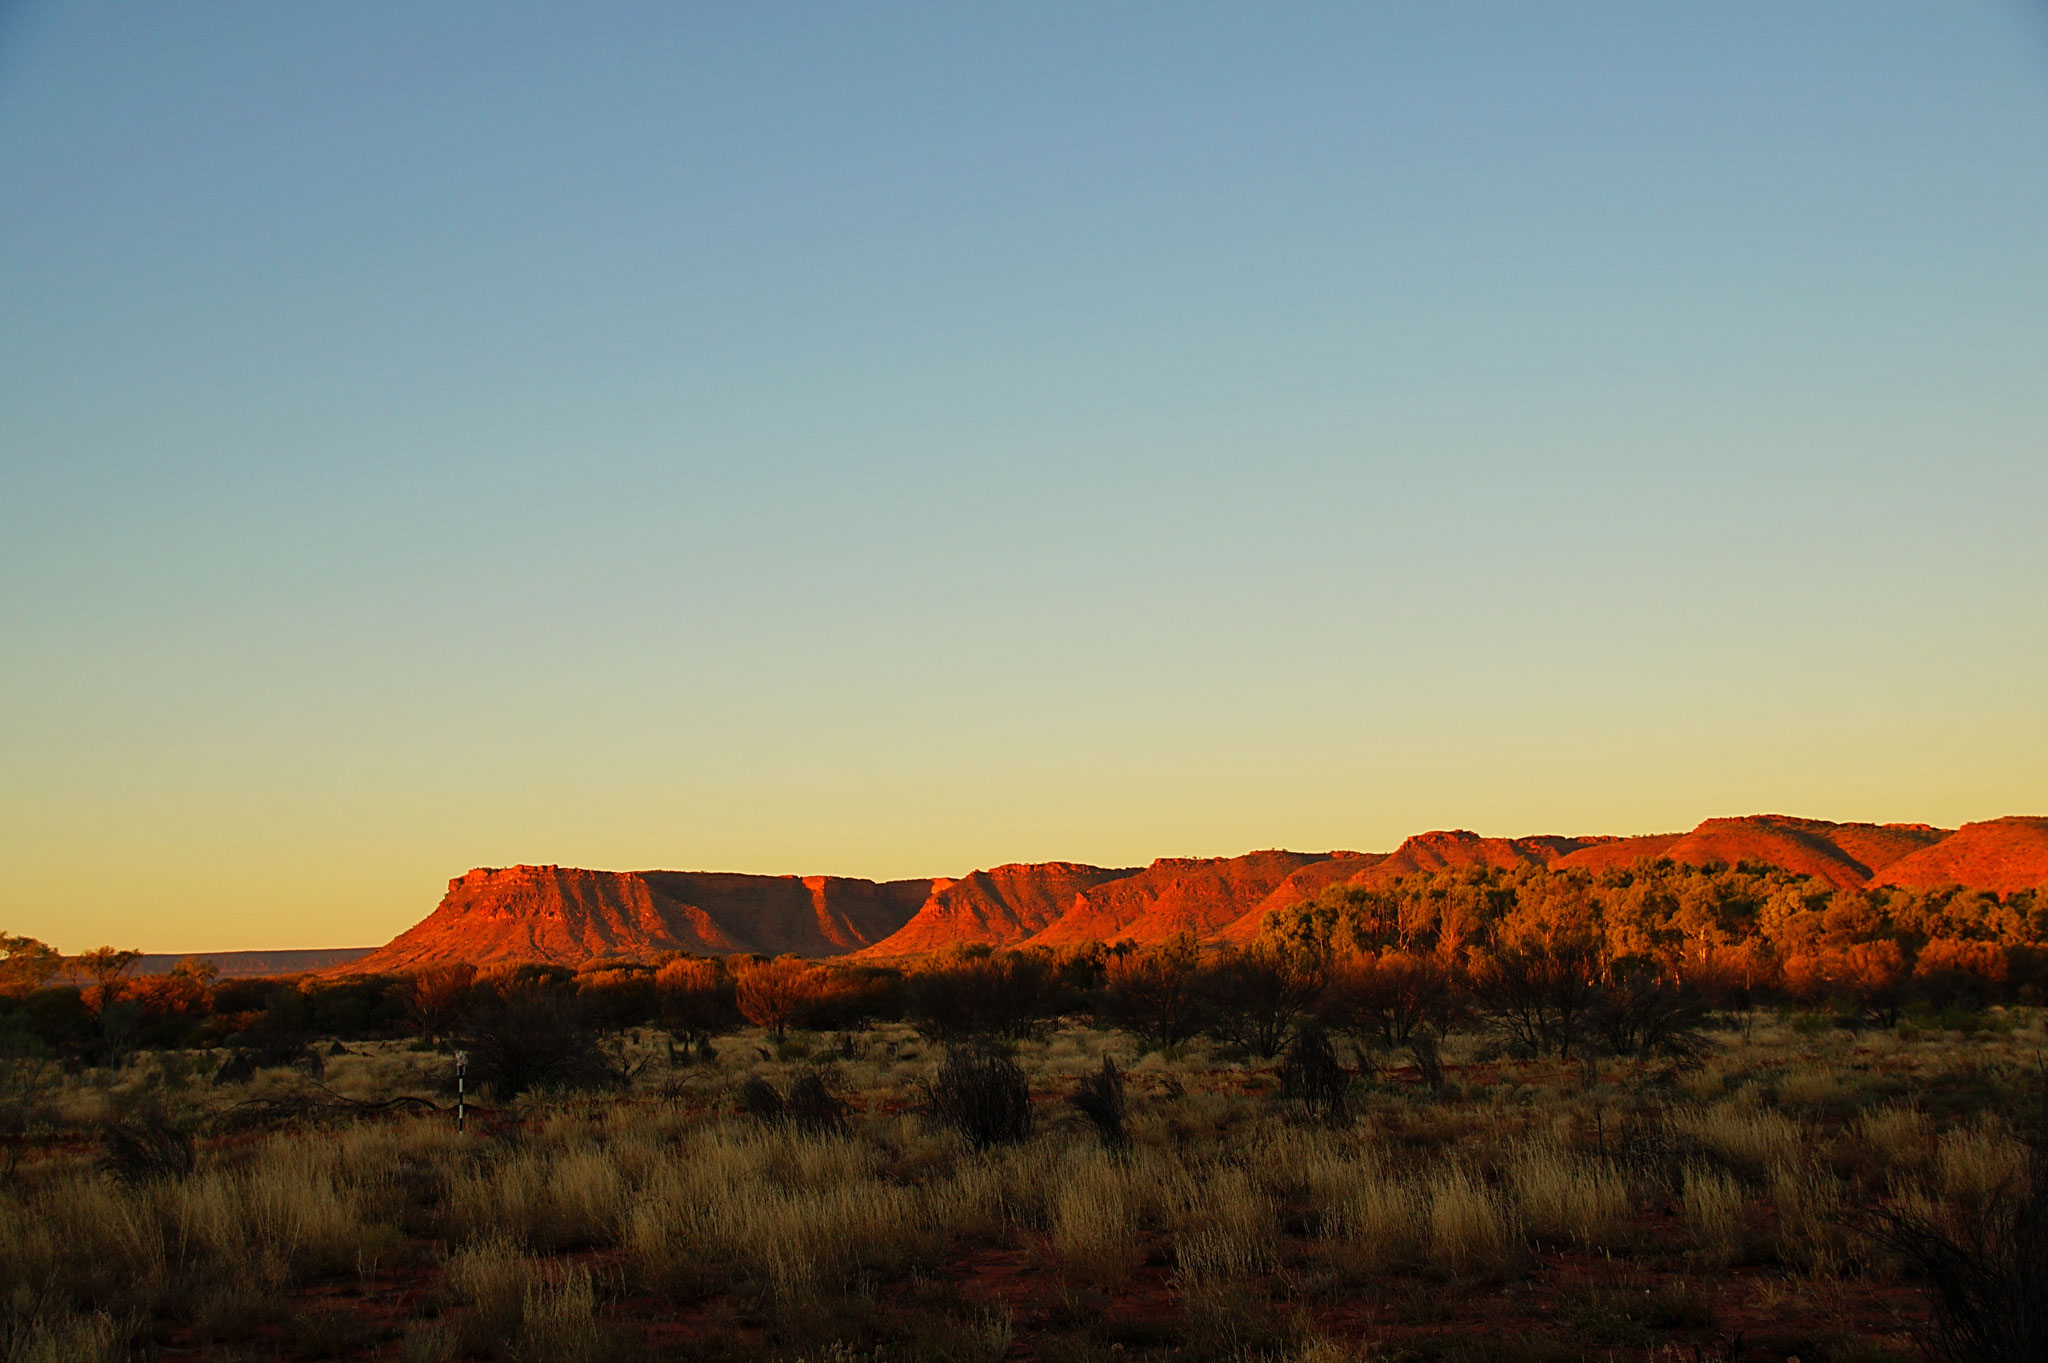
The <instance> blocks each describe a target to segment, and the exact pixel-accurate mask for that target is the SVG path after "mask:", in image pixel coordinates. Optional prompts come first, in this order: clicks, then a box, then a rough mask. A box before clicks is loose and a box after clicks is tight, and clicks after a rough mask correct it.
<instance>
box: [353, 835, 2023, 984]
mask: <svg viewBox="0 0 2048 1363" xmlns="http://www.w3.org/2000/svg"><path fill="white" fill-rule="evenodd" d="M1659 858H1663V859H1668V860H1670V861H1672V862H1674V863H1677V864H1680V865H1690V866H1712V865H1728V866H1735V865H1744V864H1750V865H1757V866H1768V867H1775V868H1778V869H1781V870H1783V871H1788V872H1791V873H1793V874H1795V875H1801V876H1807V877H1810V878H1811V879H1812V881H1813V882H1814V884H1815V885H1816V886H1818V887H1822V888H1825V889H1828V890H1855V889H1860V888H1862V887H1864V886H1871V885H1888V886H1901V887H1908V888H1915V889H1930V890H1931V889H1937V888H1940V887H1943V886H1947V885H1961V886H1963V887H1965V888H1967V889H1972V890H1987V891H1991V892H1993V893H1996V894H2009V893H2012V892H2014V891H2017V890H2022V889H2029V888H2033V887H2035V886H2039V885H2042V884H2044V883H2048V818H2039V817H2025V816H2014V817H2008V818H2002V819H1993V820H1989V821H1986V822H1983V823H1976V824H1969V825H1966V826H1965V827H1964V828H1963V829H1961V830H1960V831H1958V832H1953V833H1951V832H1949V831H1947V830H1944V829H1940V828H1934V827H1931V826H1929V825H1926V824H1853V823H1852V824H1838V823H1830V822H1828V821H1826V820H1820V819H1801V818H1793V817H1789V816H1785V815H1776V814H1767V815H1751V816H1746V817H1741V818H1726V819H1709V820H1707V821H1706V822H1704V823H1702V824H1701V825H1700V826H1699V827H1697V828H1695V829H1693V830H1692V831H1691V832H1688V833H1683V834H1678V833H1670V834H1657V835H1651V836H1647V837H1640V836H1639V837H1607V836H1579V837H1562V836H1550V835H1545V836H1537V837H1524V838H1484V837H1480V836H1479V835H1477V834H1475V833H1471V832H1467V831H1464V830H1448V831H1436V832H1429V833H1422V834H1417V835H1416V836H1414V837H1411V838H1409V839H1408V840H1406V841H1405V842H1403V843H1402V844H1401V845H1400V847H1398V848H1396V849H1395V850H1394V851H1393V852H1392V853H1360V852H1323V853H1316V852H1289V851H1278V850H1272V851H1260V852H1250V853H1246V854H1245V855H1243V856H1238V857H1213V858H1163V859H1161V860H1159V861H1156V862H1154V863H1152V864H1151V865H1150V866H1147V867H1144V868H1142V869H1139V868H1112V867H1099V866H1088V865H1082V864H1078V863H1073V862H1040V863H1013V864H1009V865H1003V866H996V867H992V868H989V869H986V870H979V871H974V872H971V873H969V874H967V875H965V876H963V877H960V878H959V879H952V878H943V877H942V878H932V879H914V880H901V881H889V882H876V881H871V880H861V879H855V878H848V877H836V876H805V877H799V876H763V875H739V874H727V873H708V872H683V871H634V872H614V871H590V870H579V869H575V868H571V867H559V866H515V867H509V868H504V869H483V870H475V871H471V872H469V873H468V874H467V875H464V876H461V877H459V878H458V879H456V880H453V881H451V882H449V887H448V893H447V895H446V897H444V898H443V900H442V902H441V904H440V906H439V907H438V908H437V909H435V911H434V912H433V913H432V914H431V915H429V916H428V917H427V918H426V919H425V920H423V921H422V922H420V923H419V924H418V925H417V926H415V927H413V928H411V929H410V930H408V931H407V932H405V933H403V934H401V935H400V936H399V937H398V938H396V939H395V940H394V941H392V942H391V943H390V944H389V945H387V946H385V947H383V948H381V949H380V950H378V951H377V952H375V953H373V954H372V955H370V956H369V957H366V958H364V959H362V960H360V961H355V962H351V963H350V964H349V965H348V966H346V967H342V968H341V969H345V970H348V971H378V970H400V969H407V968H410V967H415V966H419V965H425V964H431V963H435V962H451V961H467V962H470V963H473V964H479V965H483V964H491V963H495V962H510V961H540V962H554V963H574V962H580V961H586V960H591V959H594V958H605V957H634V956H652V955H659V954H661V953H666V952H688V953H694V954H703V955H713V956H721V955H737V954H750V953H758V954H762V955H780V954H794V955H801V956H810V957H820V958H822V957H838V956H854V955H858V956H860V957H861V958H863V959H890V958H901V957H911V956H918V955H924V954H929V953H931V952H935V951H942V950H945V949H947V948H949V947H955V946H961V945H983V946H988V947H1009V946H1017V945H1023V944H1030V945H1034V946H1049V947H1059V946H1071V945H1076V944H1080V943H1084V942H1090V941H1104V942H1114V941H1133V942H1137V943H1141V944H1145V943H1157V942H1163V941H1166V940H1168V939H1171V938H1174V937H1177V936H1180V935H1182V934H1191V935H1193V936H1195V937H1197V938H1200V939H1205V940H1212V939H1213V940H1221V941H1231V942H1237V943H1245V942H1249V941H1252V940H1253V939H1255V938H1256V937H1257V936H1258V934H1259V932H1260V930H1261V927H1262V926H1263V925H1264V924H1265V922H1266V921H1267V920H1268V919H1269V918H1270V917H1271V916H1272V915H1273V914H1274V913H1277V912H1282V911H1285V910H1287V909H1290V908H1292V907H1294V906H1295V905H1297V904H1300V903H1302V902H1304V901H1306V900H1309V899H1312V898H1314V897H1315V896H1316V895H1318V894H1319V893H1322V892H1323V891H1325V890H1327V889H1329V888H1330V887H1333V886H1338V887H1341V886H1347V885H1348V886H1357V887H1361V888H1364V889H1375V890H1376V889H1384V888H1386V887H1388V886H1391V885H1394V884H1397V883H1399V882H1400V881H1402V880H1403V879H1405V878H1408V877H1413V876H1418V875H1426V874H1431V873H1435V872H1441V871H1449V870H1459V869H1463V868H1475V867H1478V868H1491V869H1494V870H1498V871H1512V870H1516V869H1519V868H1549V869H1553V870H1581V871H1585V872H1587V873H1588V874H1591V875H1594V876H1596V877H1597V876H1600V875H1603V874H1610V873H1613V872H1615V871H1617V870H1621V869H1625V868H1626V867H1628V866H1630V865H1632V864H1634V863H1636V862H1638V861H1642V860H1656V859H1659Z"/></svg>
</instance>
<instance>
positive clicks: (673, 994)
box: [654, 956, 739, 1046]
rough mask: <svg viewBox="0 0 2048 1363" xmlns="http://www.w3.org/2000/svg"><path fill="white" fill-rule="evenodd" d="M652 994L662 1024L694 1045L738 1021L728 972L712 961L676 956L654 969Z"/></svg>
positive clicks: (737, 1011)
mask: <svg viewBox="0 0 2048 1363" xmlns="http://www.w3.org/2000/svg"><path fill="white" fill-rule="evenodd" d="M654 993H655V998H656V1000H657V1004H656V1006H657V1007H659V1008H660V1010H661V1020H662V1022H663V1024H664V1025H665V1026H667V1027H668V1029H669V1030H670V1031H672V1032H674V1033H676V1034H677V1035H679V1036H681V1037H682V1038H683V1040H684V1041H686V1042H689V1043H692V1044H695V1045H698V1046H702V1045H703V1044H704V1043H705V1042H707V1041H709V1040H710V1039H711V1038H712V1037H714V1036H717V1035H718V1034H719V1033H720V1032H723V1031H727V1030H729V1029H730V1028H731V1027H732V1025H733V1024H734V1023H735V1022H737V1021H738V1020H739V1009H738V1007H737V1005H736V1003H735V1002H734V998H733V978H732V975H731V974H730V973H729V972H727V970H726V968H725V966H724V965H723V964H722V963H720V962H718V961H715V960H706V959H701V958H697V957H690V956H678V957H677V958H676V959H675V960H673V961H670V962H668V963H667V964H666V965H664V966H662V967H661V969H659V970H657V971H655V972H654Z"/></svg>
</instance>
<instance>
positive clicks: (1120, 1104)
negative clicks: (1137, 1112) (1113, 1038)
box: [1067, 1055, 1131, 1150]
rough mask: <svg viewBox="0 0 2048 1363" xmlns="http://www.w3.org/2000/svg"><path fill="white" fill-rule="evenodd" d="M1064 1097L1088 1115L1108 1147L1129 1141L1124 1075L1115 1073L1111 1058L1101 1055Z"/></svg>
mask: <svg viewBox="0 0 2048 1363" xmlns="http://www.w3.org/2000/svg"><path fill="white" fill-rule="evenodd" d="M1067 1101H1068V1102H1069V1103H1071V1104H1073V1106H1074V1108H1075V1109H1076V1110H1077V1111H1079V1112H1080V1114H1081V1115H1082V1116H1083V1117H1086V1118H1087V1119H1088V1124H1089V1125H1090V1126H1092V1127H1094V1128H1095V1134H1096V1135H1098V1136H1100V1137H1101V1138H1102V1143H1103V1144H1104V1145H1106V1146H1108V1147H1109V1148H1110V1149H1111V1150H1122V1149H1124V1148H1125V1147H1126V1146H1128V1145H1130V1143H1131V1136H1130V1133H1129V1132H1128V1131H1126V1130H1125V1129H1124V1077H1123V1076H1122V1075H1121V1074H1119V1073H1117V1068H1116V1062H1115V1061H1114V1060H1111V1059H1110V1058H1109V1057H1108V1056H1106V1055H1105V1056H1103V1057H1102V1068H1101V1069H1099V1070H1097V1071H1096V1072H1095V1073H1094V1074H1091V1075H1089V1076H1088V1077H1087V1078H1086V1079H1083V1080H1082V1081H1081V1087H1080V1088H1078V1089H1076V1090H1075V1091H1074V1096H1073V1097H1071V1098H1069V1099H1067Z"/></svg>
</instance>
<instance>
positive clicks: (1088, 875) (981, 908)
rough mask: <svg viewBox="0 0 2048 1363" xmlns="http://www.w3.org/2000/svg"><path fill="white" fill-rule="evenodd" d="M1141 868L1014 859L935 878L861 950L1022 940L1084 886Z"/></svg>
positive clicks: (886, 952) (875, 952)
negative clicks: (927, 891) (903, 915)
mask: <svg viewBox="0 0 2048 1363" xmlns="http://www.w3.org/2000/svg"><path fill="white" fill-rule="evenodd" d="M1140 869H1141V868H1139V867H1136V866H1126V867H1122V868H1120V869H1111V868H1109V867H1104V866H1083V865H1080V864H1078V863H1076V862H1071V861H1042V862H1012V863H1010V864H1008V865H1005V866H992V867H990V868H989V869H988V870H986V871H975V872H972V873H971V874H969V875H966V876H963V877H961V878H960V879H959V880H938V881H934V882H932V893H931V897H930V898H928V899H926V900H925V902H924V904H923V906H922V907H920V908H919V909H918V911H917V913H916V914H915V915H913V916H912V918H911V920H910V921H909V922H908V923H905V924H904V925H903V926H902V927H900V928H898V929H897V930H896V931H895V932H893V933H891V934H890V935H889V936H888V937H885V938H883V939H882V940H881V941H879V942H877V943H875V944H874V945H873V946H871V947H868V948H866V949H864V950H862V951H860V952H859V953H857V954H858V955H861V956H865V957H885V956H917V955H922V954H923V953H925V952H930V951H941V950H944V949H945V948H946V947H949V946H957V945H971V944H975V943H986V944H988V945H990V946H1007V945H1009V944H1011V943H1013V942H1021V941H1023V940H1024V939H1025V938H1026V937H1029V936H1031V935H1032V934H1033V933H1035V932H1037V931H1038V930H1039V929H1041V928H1043V927H1046V926H1047V925H1048V924H1050V923H1052V922H1053V920H1055V919H1057V918H1058V917H1059V916H1060V915H1061V914H1063V913H1065V912H1066V911H1067V910H1068V909H1070V908H1072V907H1073V906H1074V900H1075V899H1076V897H1078V896H1079V895H1080V894H1082V893H1083V892H1084V891H1087V890H1092V889H1094V888H1095V887H1096V886H1098V885H1101V884H1103V883H1104V882H1106V881H1111V880H1121V879H1123V878H1124V877H1126V876H1132V875H1136V874H1137V873H1138V871H1139V870H1140Z"/></svg>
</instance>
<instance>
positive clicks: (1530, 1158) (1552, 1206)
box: [1508, 1141, 1629, 1249]
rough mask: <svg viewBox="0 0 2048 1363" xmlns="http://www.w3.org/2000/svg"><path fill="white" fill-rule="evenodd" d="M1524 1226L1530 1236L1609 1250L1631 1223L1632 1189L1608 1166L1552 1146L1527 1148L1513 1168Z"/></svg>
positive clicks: (1511, 1179)
mask: <svg viewBox="0 0 2048 1363" xmlns="http://www.w3.org/2000/svg"><path fill="white" fill-rule="evenodd" d="M1508 1180H1509V1186H1510V1187H1511V1188H1512V1189H1513V1191H1514V1197H1515V1204H1516V1207H1517V1208H1518V1209H1519V1210H1520V1212H1521V1218H1522V1225H1523V1226H1524V1227H1525V1228H1526V1229H1527V1230H1528V1232H1529V1233H1530V1234H1531V1235H1534V1236H1536V1237H1538V1238H1539V1239H1543V1240H1549V1241H1553V1242H1560V1243H1561V1242H1565V1241H1570V1242H1572V1243H1575V1244H1579V1245H1584V1246H1585V1247H1587V1248H1589V1249H1607V1248H1610V1247H1611V1246H1612V1245H1613V1244H1614V1243H1615V1241H1616V1240H1617V1238H1618V1237H1619V1236H1620V1234H1621V1231H1622V1229H1623V1227H1624V1226H1625V1225H1626V1224H1627V1221H1628V1212H1629V1205H1628V1187H1627V1185H1626V1184H1624V1183H1623V1182H1622V1180H1621V1176H1620V1175H1619V1174H1617V1173H1615V1171H1614V1169H1613V1167H1612V1166H1611V1165H1608V1164H1606V1163H1604V1162H1596V1161H1593V1160H1588V1159H1582V1158H1580V1157H1579V1156H1576V1155H1573V1154H1572V1153H1571V1152H1569V1151H1567V1150H1565V1149H1563V1148H1562V1147H1561V1146H1559V1145H1556V1144H1555V1143H1552V1142H1548V1141H1545V1142H1540V1143H1536V1144H1532V1145H1530V1146H1528V1147H1526V1148H1525V1149H1524V1150H1523V1151H1522V1153H1521V1155H1520V1156H1519V1157H1517V1158H1516V1159H1515V1161H1514V1162H1513V1163H1512V1164H1511V1165H1510V1166H1509V1169H1508Z"/></svg>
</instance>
